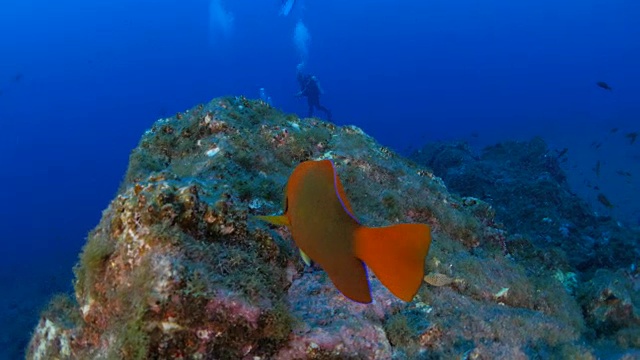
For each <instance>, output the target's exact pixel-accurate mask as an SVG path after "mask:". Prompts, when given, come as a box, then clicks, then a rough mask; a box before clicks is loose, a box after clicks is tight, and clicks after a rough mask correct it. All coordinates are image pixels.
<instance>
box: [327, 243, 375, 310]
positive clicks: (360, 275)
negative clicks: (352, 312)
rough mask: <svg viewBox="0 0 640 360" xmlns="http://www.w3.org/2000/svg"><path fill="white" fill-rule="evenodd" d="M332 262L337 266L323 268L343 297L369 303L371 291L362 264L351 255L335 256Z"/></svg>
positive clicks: (365, 270)
mask: <svg viewBox="0 0 640 360" xmlns="http://www.w3.org/2000/svg"><path fill="white" fill-rule="evenodd" d="M333 260H335V264H338V265H337V266H336V265H334V266H331V265H329V266H326V267H323V268H324V270H325V271H326V273H327V275H329V279H331V282H333V285H334V286H335V287H336V288H337V289H338V290H339V291H340V292H341V293H342V294H343V295H344V296H346V297H347V298H349V299H351V300H353V301H355V302H359V303H362V304H368V303H370V302H371V290H370V288H369V279H368V277H367V269H366V268H365V266H364V263H363V262H362V261H361V260H359V259H356V258H355V257H353V256H351V255H348V256H337V257H336V258H334V259H333ZM320 265H321V266H322V264H320Z"/></svg>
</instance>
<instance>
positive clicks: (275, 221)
mask: <svg viewBox="0 0 640 360" xmlns="http://www.w3.org/2000/svg"><path fill="white" fill-rule="evenodd" d="M256 218H257V219H258V220H262V221H265V222H268V223H269V224H272V225H277V226H288V225H289V218H287V217H286V216H284V215H277V216H256Z"/></svg>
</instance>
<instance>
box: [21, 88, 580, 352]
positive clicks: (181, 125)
mask: <svg viewBox="0 0 640 360" xmlns="http://www.w3.org/2000/svg"><path fill="white" fill-rule="evenodd" d="M320 158H323V159H326V158H329V159H332V160H333V162H334V163H335V165H336V168H337V171H338V173H339V176H340V177H341V179H342V181H343V183H344V186H345V189H346V192H347V195H348V197H349V199H350V200H351V203H352V205H353V208H354V211H355V212H356V215H357V216H358V217H359V218H360V219H361V221H362V222H363V223H365V224H367V225H371V226H378V225H386V224H391V223H397V222H425V223H428V224H429V225H430V226H431V227H432V229H433V231H434V234H433V236H434V241H433V245H432V248H431V251H430V254H429V256H428V258H427V262H426V264H425V266H426V271H427V272H433V273H436V274H439V276H440V277H439V278H445V277H444V276H446V277H447V278H450V279H451V281H447V282H443V283H441V284H438V285H443V284H445V285H443V286H442V287H433V286H429V285H426V284H425V285H424V286H423V287H422V288H421V290H420V292H419V293H418V295H417V296H416V298H415V299H414V301H412V302H410V303H404V302H402V301H400V300H398V299H396V298H395V297H394V296H393V295H391V294H390V293H389V292H388V291H387V290H386V288H384V287H383V286H382V285H381V284H380V283H379V282H378V281H377V280H376V279H375V277H374V276H373V275H372V274H370V277H371V279H370V282H371V287H372V293H373V299H374V302H373V304H369V305H361V304H357V303H354V302H352V301H350V300H348V299H346V298H345V297H344V296H342V294H340V293H339V292H338V291H337V290H336V289H335V288H334V287H333V285H332V284H331V282H330V281H329V280H328V279H327V276H326V274H325V273H324V272H323V271H322V270H321V269H319V268H316V267H311V268H304V267H303V263H302V262H301V261H300V260H299V259H298V256H297V251H296V249H295V247H294V245H293V243H292V241H291V238H290V236H289V234H288V233H287V231H286V230H285V229H283V228H277V229H276V228H270V227H269V226H268V225H267V224H265V223H262V222H259V221H256V220H255V219H254V218H253V217H252V215H257V214H261V215H262V214H274V213H279V212H281V211H282V195H283V187H284V185H285V184H286V181H287V179H288V176H289V174H290V173H291V171H292V170H293V168H294V167H295V166H296V165H297V164H298V163H299V162H301V161H304V160H308V159H320ZM318 215H319V216H322V214H318ZM493 216H494V210H493V209H492V207H491V206H490V205H488V204H487V203H484V202H482V201H480V200H478V199H473V198H464V199H463V198H459V197H456V196H452V195H450V194H449V193H448V192H447V189H446V187H445V186H444V184H443V182H442V181H441V180H440V179H439V178H437V177H435V176H434V175H433V174H431V173H430V172H429V171H428V170H426V169H424V168H420V167H418V166H416V165H415V164H413V163H411V162H408V161H406V160H404V159H402V158H400V157H398V156H397V155H396V154H395V153H394V152H393V151H391V150H389V149H387V148H385V147H383V146H380V145H379V144H377V143H376V142H375V141H374V140H373V139H372V138H370V137H369V136H367V135H366V134H364V133H363V132H362V131H361V130H359V129H357V128H355V127H351V126H346V127H336V126H334V125H332V124H329V123H324V122H320V121H317V120H315V119H302V120H301V119H299V118H297V117H295V116H291V115H283V114H281V113H280V112H278V111H276V110H274V109H273V108H271V107H269V106H268V105H266V104H264V103H262V102H256V101H249V100H247V99H244V98H225V99H216V100H214V101H212V102H210V103H209V104H207V105H204V106H198V107H196V108H194V109H192V110H190V111H187V112H185V113H184V114H177V115H176V116H174V117H172V118H169V119H160V120H158V121H157V122H156V124H154V125H153V127H152V128H151V129H150V130H149V131H147V132H146V133H145V134H144V136H143V137H142V140H141V141H140V144H139V146H138V147H137V148H136V149H135V150H134V151H133V152H132V154H131V158H130V164H129V169H128V171H127V174H126V178H125V180H124V181H123V183H122V186H121V188H120V190H119V192H118V194H117V196H116V197H115V199H114V200H113V201H112V202H111V204H110V205H109V207H108V208H107V209H106V210H105V211H104V213H103V216H102V219H101V221H100V223H99V224H98V226H97V227H96V228H95V229H94V230H93V231H92V232H91V233H90V235H89V237H88V240H87V243H86V245H85V247H84V249H83V251H82V254H81V255H80V259H79V262H78V264H77V266H76V267H75V269H74V270H75V275H76V279H75V294H74V295H75V296H74V297H72V298H69V297H65V296H57V297H56V298H54V300H52V302H51V305H50V307H49V308H48V309H47V310H46V311H45V312H43V314H42V318H41V321H40V323H39V325H38V326H37V327H36V329H35V331H34V334H33V337H32V339H31V343H30V345H29V349H28V356H27V358H29V359H70V358H74V359H102V358H113V359H157V358H162V359H166V358H171V359H303V358H323V359H330V358H335V359H345V358H353V359H372V358H377V359H390V358H394V357H395V358H406V357H409V358H440V357H446V358H454V357H455V358H461V357H464V356H466V357H469V358H492V359H515V358H526V357H534V356H543V357H547V356H550V355H554V356H561V357H562V356H566V357H571V358H577V357H582V358H585V357H588V356H591V353H592V350H591V349H589V348H588V347H585V346H584V345H582V344H581V334H582V333H583V332H584V330H585V328H584V322H583V319H582V316H581V312H580V308H579V306H578V305H577V303H576V302H575V300H574V299H573V298H572V297H571V296H570V294H569V292H568V290H567V289H566V288H565V287H564V286H563V283H562V281H560V280H558V279H557V278H556V277H554V276H553V275H554V274H555V270H556V269H548V270H545V269H536V270H535V271H530V270H529V269H527V268H525V267H523V266H521V265H520V264H518V263H516V262H515V261H514V260H513V259H512V258H511V257H510V256H508V254H507V253H506V252H505V251H506V250H507V248H506V247H505V238H506V237H507V235H508V234H507V233H506V232H505V231H504V230H503V229H501V226H500V224H497V223H496V222H495V219H494V218H493Z"/></svg>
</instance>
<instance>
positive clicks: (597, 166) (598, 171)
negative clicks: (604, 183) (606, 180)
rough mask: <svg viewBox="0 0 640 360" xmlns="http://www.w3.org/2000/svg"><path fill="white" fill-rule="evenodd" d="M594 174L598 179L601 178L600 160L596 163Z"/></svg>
mask: <svg viewBox="0 0 640 360" xmlns="http://www.w3.org/2000/svg"><path fill="white" fill-rule="evenodd" d="M593 172H595V173H596V176H597V177H600V160H598V162H596V166H595V167H594V168H593Z"/></svg>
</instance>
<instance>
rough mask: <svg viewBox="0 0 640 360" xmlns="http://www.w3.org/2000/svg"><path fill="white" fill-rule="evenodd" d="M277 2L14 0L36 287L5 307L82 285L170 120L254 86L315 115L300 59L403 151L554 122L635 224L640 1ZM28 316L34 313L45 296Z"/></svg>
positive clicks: (9, 251)
mask: <svg viewBox="0 0 640 360" xmlns="http://www.w3.org/2000/svg"><path fill="white" fill-rule="evenodd" d="M279 13H280V0H264V1H257V0H235V1H231V0H206V1H205V0H195V1H176V0H164V1H163V0H156V1H150V0H133V1H117V0H110V1H106V0H97V1H91V2H87V1H79V0H73V1H70V0H61V1H57V2H51V1H43V0H3V1H2V2H1V3H0V34H1V35H0V49H2V53H1V54H2V56H0V124H2V131H1V132H0V152H1V153H2V154H3V155H2V159H3V160H4V161H3V164H2V165H3V167H2V176H1V177H0V184H1V185H2V191H0V204H2V206H1V209H2V210H1V213H0V225H1V228H2V229H3V235H2V254H3V255H4V259H3V262H2V264H0V269H1V270H2V273H1V274H2V276H1V277H0V287H2V288H3V289H2V292H3V293H5V294H6V293H11V291H10V290H9V289H11V288H13V287H16V286H24V284H32V286H33V288H34V289H33V290H32V291H30V292H27V293H26V294H24V293H23V294H21V295H20V296H22V297H18V298H17V299H5V300H3V302H4V303H2V304H0V305H2V306H3V307H6V308H9V309H12V310H10V311H8V313H11V311H13V312H14V313H15V312H19V311H20V309H21V308H20V306H26V305H21V304H25V303H26V304H29V305H30V307H29V308H31V305H33V304H38V303H43V302H45V301H46V298H47V297H48V295H49V294H50V293H51V292H53V291H60V290H66V289H68V288H69V286H70V282H71V268H72V266H73V263H74V261H75V259H76V257H77V254H78V252H79V250H80V248H81V246H82V245H83V243H84V240H85V237H86V235H87V232H88V231H89V230H90V229H91V228H92V227H94V226H95V225H96V224H97V223H98V221H99V218H100V214H101V211H102V210H103V209H104V208H105V207H106V206H107V204H108V203H109V201H110V200H111V199H112V198H113V196H114V194H115V192H116V190H117V187H118V185H119V182H120V180H121V179H122V176H123V174H124V172H125V170H126V166H127V162H128V154H129V152H130V150H131V149H132V148H134V147H135V146H136V144H137V142H138V140H139V138H140V136H141V134H142V133H143V132H144V131H145V130H146V129H147V128H149V127H150V126H151V124H152V123H153V122H154V121H155V120H156V119H158V118H160V117H166V116H170V115H173V114H175V113H176V112H178V111H184V110H185V109H188V108H190V107H192V106H194V105H196V104H198V103H203V102H206V101H208V100H210V99H211V98H213V97H217V96H225V95H234V96H237V95H244V96H247V97H253V98H257V97H258V96H259V89H260V88H264V89H265V92H266V93H267V94H268V96H270V97H271V100H272V102H273V105H274V106H276V107H278V108H281V109H282V110H284V111H286V112H292V113H296V114H299V115H300V116H305V115H306V112H307V109H306V102H305V101H303V100H300V99H297V98H296V97H295V96H294V95H295V94H296V92H297V91H298V90H299V89H298V84H297V82H296V77H295V74H296V65H297V64H299V63H300V62H301V61H304V63H305V71H308V72H310V73H312V74H314V75H315V76H316V77H317V78H318V79H319V81H320V83H321V84H322V88H323V89H324V92H325V94H324V95H323V96H322V98H321V101H322V103H323V104H324V105H326V106H327V107H329V108H330V109H331V111H332V113H333V121H334V122H336V123H337V124H340V125H344V124H354V125H357V126H359V127H361V128H362V129H363V130H364V131H366V132H367V133H369V134H371V135H372V136H374V137H375V138H376V139H377V140H378V141H379V142H381V143H382V144H383V145H386V146H389V147H391V148H393V149H395V150H397V151H400V152H403V153H406V152H408V151H409V150H410V149H411V148H417V147H419V146H421V145H422V144H424V143H425V142H428V141H434V140H460V139H462V140H467V141H469V142H470V143H471V144H472V145H473V146H475V147H478V148H479V147H481V146H483V145H488V144H493V143H495V142H498V141H503V140H508V139H517V140H526V139H530V138H531V137H532V136H535V135H540V136H542V137H543V138H544V139H545V140H547V141H548V142H549V144H550V146H551V147H552V148H554V149H559V150H560V149H563V148H568V149H569V151H568V155H569V158H570V161H569V163H568V164H567V170H568V171H569V176H570V179H571V182H572V184H573V185H574V190H575V191H576V192H577V193H579V194H581V195H582V196H584V197H585V198H586V199H587V200H588V201H590V202H592V203H593V204H594V207H595V208H596V209H598V210H599V211H602V212H611V214H612V215H614V216H616V217H618V218H619V219H620V221H622V222H625V223H627V224H630V225H635V226H637V225H639V223H640V205H639V202H640V191H639V190H640V189H639V188H638V184H639V182H640V180H639V179H638V177H640V165H639V164H640V141H638V142H637V143H635V144H630V141H629V139H628V138H626V137H625V135H626V134H628V133H633V132H636V131H640V66H638V64H640V41H638V39H640V21H637V19H640V3H638V2H637V1H630V0H607V1H603V0H583V1H575V0H571V1H565V2H557V1H550V0H538V1H530V0H527V1H519V2H513V1H504V0H500V1H498V0H489V1H473V0H461V1H453V2H452V1H442V0H407V1H392V0H379V1H363V0H351V1H345V0H340V1H338V0H322V1H319V0H304V1H296V2H295V5H294V7H293V9H292V11H291V13H290V14H289V15H288V16H281V15H280V14H279ZM598 81H605V82H607V83H608V84H609V85H611V87H612V88H613V91H607V90H604V89H602V88H599V87H597V86H596V82H598ZM319 115H322V114H321V113H320V114H319ZM613 128H617V129H619V130H618V131H616V132H611V129H613ZM598 144H601V146H598ZM598 161H600V162H601V164H603V165H602V166H603V169H602V173H601V174H600V176H599V177H598V176H596V175H595V174H594V172H593V170H592V169H593V167H594V166H595V164H596V163H597V162H598ZM618 172H629V173H630V174H631V176H630V177H629V176H622V175H619V174H618ZM587 183H589V184H595V183H597V184H598V186H599V187H600V189H601V191H602V192H603V193H605V194H606V195H607V197H608V198H609V199H611V201H612V202H613V203H614V205H615V208H614V209H613V210H608V209H605V208H604V207H602V206H601V205H600V204H598V203H597V201H596V196H597V193H595V192H594V191H593V190H592V189H590V188H588V187H586V186H585V185H586V184H587ZM3 316H7V318H9V317H8V315H3ZM23 318H24V321H25V322H26V324H27V325H25V326H26V328H27V329H29V327H30V326H31V325H32V324H33V323H35V321H36V319H37V312H35V313H33V314H26V315H25V316H24V317H23ZM2 323H7V322H2ZM6 330H7V329H6V328H5V329H3V330H2V331H0V333H2V334H3V335H2V336H3V337H2V338H0V340H3V341H6V339H8V335H4V333H6V332H7V331H6Z"/></svg>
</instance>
